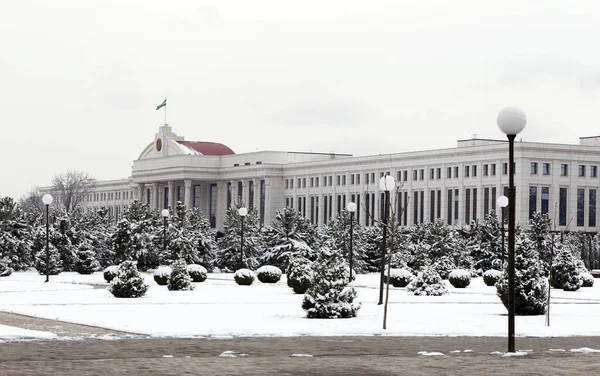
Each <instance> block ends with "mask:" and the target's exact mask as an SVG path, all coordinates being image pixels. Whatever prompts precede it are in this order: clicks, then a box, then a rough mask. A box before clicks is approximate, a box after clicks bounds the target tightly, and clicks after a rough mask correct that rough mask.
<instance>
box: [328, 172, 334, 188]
mask: <svg viewBox="0 0 600 376" xmlns="http://www.w3.org/2000/svg"><path fill="white" fill-rule="evenodd" d="M327 185H328V186H330V187H331V186H332V185H333V176H331V175H329V176H328V177H327Z"/></svg>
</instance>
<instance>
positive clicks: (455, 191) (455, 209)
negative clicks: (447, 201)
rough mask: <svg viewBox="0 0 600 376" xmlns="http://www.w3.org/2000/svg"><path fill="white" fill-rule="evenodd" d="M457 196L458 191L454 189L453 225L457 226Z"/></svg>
mask: <svg viewBox="0 0 600 376" xmlns="http://www.w3.org/2000/svg"><path fill="white" fill-rule="evenodd" d="M458 194H459V190H458V189H455V190H454V224H458V204H459V200H458Z"/></svg>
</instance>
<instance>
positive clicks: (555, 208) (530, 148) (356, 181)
mask: <svg viewBox="0 0 600 376" xmlns="http://www.w3.org/2000/svg"><path fill="white" fill-rule="evenodd" d="M599 164H600V137H582V138H580V143H579V145H567V144H550V143H535V142H516V143H515V185H516V187H517V191H516V219H517V222H518V223H520V224H522V225H526V224H527V221H528V219H530V218H531V215H532V214H533V213H534V212H537V211H541V212H545V213H548V214H549V216H550V218H551V219H552V220H553V224H554V225H556V230H563V229H566V230H569V231H573V230H582V231H588V232H596V231H597V230H598V210H597V205H598V202H597V194H598V189H599V187H600V178H599V177H598V165H599ZM384 175H391V176H392V177H394V179H395V181H396V188H395V190H394V192H392V193H391V205H392V215H394V216H395V218H396V220H397V221H399V222H400V224H401V225H404V226H412V225H415V224H418V223H422V222H431V221H434V220H436V219H442V220H443V221H444V222H445V223H447V224H448V225H459V224H468V223H470V222H471V221H480V220H483V219H484V217H485V216H486V215H488V214H489V213H491V212H492V211H496V212H497V213H499V212H500V210H499V208H498V207H497V204H496V200H497V198H498V197H499V196H501V195H507V189H508V143H507V142H506V141H503V140H486V139H469V140H459V141H458V145H457V147H455V148H448V149H437V150H426V151H415V152H403V153H396V154H385V155H376V156H363V157H354V156H352V155H349V154H329V153H303V152H282V151H260V152H253V153H244V154H235V153H234V152H233V151H232V150H231V149H229V148H228V147H227V146H225V145H222V144H218V143H211V142H194V141H185V139H184V138H183V137H181V136H177V135H176V134H175V133H173V131H172V129H171V127H170V126H169V125H164V126H161V127H160V128H159V130H158V132H157V133H156V134H155V137H154V141H153V142H151V143H150V144H149V145H148V146H147V147H146V148H145V149H144V150H143V151H142V153H141V154H140V156H139V158H138V159H137V160H135V161H134V162H133V167H132V173H131V177H130V178H128V179H121V180H110V181H97V183H96V185H95V187H94V189H93V192H92V193H91V194H90V195H88V197H87V198H86V200H85V202H84V205H85V206H86V207H88V208H99V207H105V208H108V210H109V212H110V214H112V215H113V216H114V217H115V219H116V220H118V218H119V217H120V215H121V213H122V211H123V209H124V208H125V207H126V205H128V204H129V203H130V202H131V201H132V200H134V199H137V200H141V201H143V202H145V203H148V204H149V205H150V207H151V208H153V209H163V208H167V207H170V206H173V204H174V203H176V202H177V201H181V202H182V203H184V205H185V206H186V207H188V208H190V207H197V208H199V209H200V210H201V211H202V212H203V213H204V214H205V215H207V216H208V218H209V219H210V222H211V225H212V226H213V227H215V228H222V225H223V222H224V219H225V215H226V213H227V208H228V207H229V206H230V205H231V203H232V202H234V201H236V200H241V201H242V202H243V203H244V204H245V205H246V206H247V207H249V208H252V209H256V210H257V211H258V213H259V215H260V220H261V223H262V224H267V225H268V224H270V222H271V220H272V219H273V218H274V217H275V214H276V212H277V210H280V209H282V208H284V207H293V208H296V209H297V210H299V211H300V212H301V213H302V214H303V215H304V216H305V217H307V218H309V219H310V220H311V221H312V222H313V223H317V224H318V225H319V226H322V225H323V224H324V223H326V222H327V221H328V220H329V219H331V218H335V215H336V214H337V213H338V212H339V211H340V210H343V209H344V208H345V206H346V204H347V203H348V202H350V201H353V202H355V203H356V204H357V207H358V209H357V213H356V219H357V220H358V222H359V223H360V224H361V225H363V226H372V225H374V224H375V221H376V220H378V219H379V218H381V215H382V214H383V202H384V200H383V197H384V196H383V191H382V190H380V187H379V179H380V178H381V177H382V176H384Z"/></svg>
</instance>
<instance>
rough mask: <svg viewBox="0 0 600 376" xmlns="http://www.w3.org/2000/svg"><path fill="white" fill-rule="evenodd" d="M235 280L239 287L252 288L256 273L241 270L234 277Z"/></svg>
mask: <svg viewBox="0 0 600 376" xmlns="http://www.w3.org/2000/svg"><path fill="white" fill-rule="evenodd" d="M233 279H235V282H236V283H237V284H238V285H242V286H250V285H251V284H252V282H254V279H255V276H254V272H253V271H252V270H250V269H239V270H238V271H236V272H235V274H234V275H233Z"/></svg>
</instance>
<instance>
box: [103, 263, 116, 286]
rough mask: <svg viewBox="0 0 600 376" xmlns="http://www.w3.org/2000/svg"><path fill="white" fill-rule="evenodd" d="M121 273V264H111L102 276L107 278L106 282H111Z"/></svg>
mask: <svg viewBox="0 0 600 376" xmlns="http://www.w3.org/2000/svg"><path fill="white" fill-rule="evenodd" d="M117 274H119V265H111V266H108V267H106V269H104V271H103V272H102V276H103V277H104V279H105V280H106V282H110V281H112V280H113V278H115V277H116V276H117Z"/></svg>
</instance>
